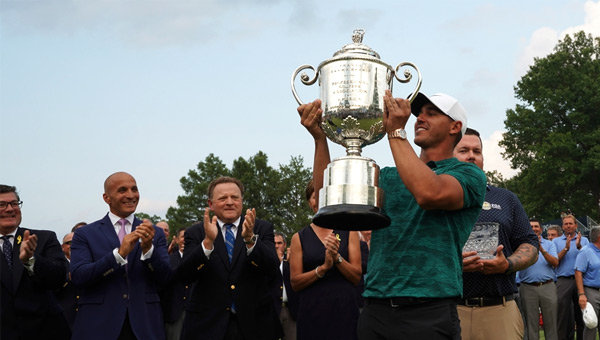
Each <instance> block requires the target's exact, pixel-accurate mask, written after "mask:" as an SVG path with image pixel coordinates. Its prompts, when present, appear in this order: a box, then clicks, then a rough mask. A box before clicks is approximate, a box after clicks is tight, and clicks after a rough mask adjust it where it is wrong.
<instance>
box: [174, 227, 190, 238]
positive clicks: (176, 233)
mask: <svg viewBox="0 0 600 340" xmlns="http://www.w3.org/2000/svg"><path fill="white" fill-rule="evenodd" d="M186 230H187V228H186V227H182V228H179V229H177V232H175V236H176V237H179V233H180V232H182V231H186Z"/></svg>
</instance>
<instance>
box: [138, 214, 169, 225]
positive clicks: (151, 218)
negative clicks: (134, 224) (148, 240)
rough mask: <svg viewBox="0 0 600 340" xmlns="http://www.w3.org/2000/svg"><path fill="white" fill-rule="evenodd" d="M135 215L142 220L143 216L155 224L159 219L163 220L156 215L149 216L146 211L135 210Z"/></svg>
mask: <svg viewBox="0 0 600 340" xmlns="http://www.w3.org/2000/svg"><path fill="white" fill-rule="evenodd" d="M135 217H137V218H139V219H140V220H143V219H145V218H146V219H149V220H150V221H151V222H152V223H153V224H156V223H158V222H160V221H162V220H163V219H162V217H160V216H158V215H152V216H150V214H147V213H145V212H142V211H137V212H136V213H135Z"/></svg>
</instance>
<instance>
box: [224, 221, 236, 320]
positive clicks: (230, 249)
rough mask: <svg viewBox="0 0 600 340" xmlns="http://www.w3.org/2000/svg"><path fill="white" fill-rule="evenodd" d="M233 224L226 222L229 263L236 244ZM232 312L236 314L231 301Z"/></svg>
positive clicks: (226, 244)
mask: <svg viewBox="0 0 600 340" xmlns="http://www.w3.org/2000/svg"><path fill="white" fill-rule="evenodd" d="M231 228H233V224H231V223H227V224H225V246H226V247H227V255H228V256H229V263H231V259H232V258H233V245H234V244H235V236H234V235H233V230H231ZM231 312H232V313H234V314H235V303H234V302H231Z"/></svg>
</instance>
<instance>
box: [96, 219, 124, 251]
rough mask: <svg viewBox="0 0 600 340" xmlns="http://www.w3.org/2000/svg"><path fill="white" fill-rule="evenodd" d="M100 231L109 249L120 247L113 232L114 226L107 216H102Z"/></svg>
mask: <svg viewBox="0 0 600 340" xmlns="http://www.w3.org/2000/svg"><path fill="white" fill-rule="evenodd" d="M100 231H101V232H102V234H104V237H106V240H107V242H108V244H109V245H110V249H115V248H118V247H120V246H121V243H120V242H119V236H117V233H116V232H115V226H114V225H113V224H112V222H111V221H110V218H109V217H108V214H106V216H104V218H103V219H102V220H101V221H100Z"/></svg>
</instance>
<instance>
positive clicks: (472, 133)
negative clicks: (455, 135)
mask: <svg viewBox="0 0 600 340" xmlns="http://www.w3.org/2000/svg"><path fill="white" fill-rule="evenodd" d="M466 135H470V136H477V138H479V144H481V147H482V148H483V142H482V141H481V135H480V134H479V131H477V130H475V129H471V128H469V127H468V128H467V130H466V131H465V136H466Z"/></svg>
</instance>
